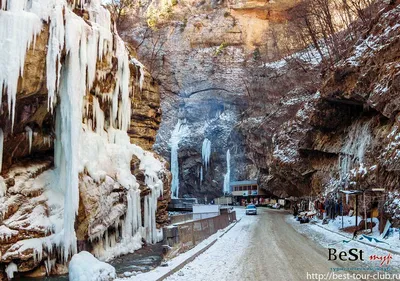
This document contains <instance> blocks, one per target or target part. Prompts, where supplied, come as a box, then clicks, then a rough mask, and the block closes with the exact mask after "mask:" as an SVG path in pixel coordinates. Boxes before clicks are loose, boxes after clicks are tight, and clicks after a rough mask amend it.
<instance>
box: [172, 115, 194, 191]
mask: <svg viewBox="0 0 400 281" xmlns="http://www.w3.org/2000/svg"><path fill="white" fill-rule="evenodd" d="M184 122H185V121H182V120H181V119H179V120H178V122H177V123H176V125H175V128H174V130H173V131H172V134H171V139H170V140H169V142H170V146H171V173H172V183H171V191H172V197H173V198H178V197H179V160H178V150H179V142H180V141H181V140H182V138H183V137H185V136H186V135H187V134H188V132H189V129H188V126H187V125H186V124H185V123H184Z"/></svg>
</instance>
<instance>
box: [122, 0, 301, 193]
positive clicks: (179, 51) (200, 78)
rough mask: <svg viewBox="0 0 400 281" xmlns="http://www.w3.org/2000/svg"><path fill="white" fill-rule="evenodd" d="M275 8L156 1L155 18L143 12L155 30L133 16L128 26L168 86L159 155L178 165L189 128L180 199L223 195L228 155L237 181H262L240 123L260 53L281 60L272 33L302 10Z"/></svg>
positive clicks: (125, 30)
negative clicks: (174, 149)
mask: <svg viewBox="0 0 400 281" xmlns="http://www.w3.org/2000/svg"><path fill="white" fill-rule="evenodd" d="M275 2H276V3H275ZM275 2H274V3H266V2H265V1H250V2H247V1H234V2H232V1H189V2H178V3H177V4H176V5H171V6H168V7H164V6H163V2H162V1H149V2H146V3H150V4H149V6H146V7H145V9H147V13H146V12H145V11H144V10H145V9H143V10H141V11H139V13H141V14H142V16H143V17H147V19H148V21H147V23H149V24H150V25H151V26H152V27H148V26H147V24H143V21H142V22H139V23H137V22H134V21H133V22H132V21H129V19H132V17H131V18H130V17H127V18H128V20H127V22H126V23H123V24H121V32H120V33H121V36H122V37H123V38H124V39H125V40H127V41H133V43H135V44H136V45H138V46H139V47H138V55H139V57H140V58H141V60H143V61H145V62H146V64H147V65H149V66H150V67H149V69H150V72H151V73H152V75H153V76H154V77H156V79H157V80H158V81H160V83H161V96H162V101H161V104H162V110H163V118H162V123H161V127H160V130H159V132H158V135H157V140H156V144H155V146H154V149H155V150H156V151H157V152H159V153H160V154H161V155H163V156H164V157H165V158H167V159H169V160H171V148H170V146H171V134H172V132H173V131H174V128H175V127H176V125H177V123H178V120H181V121H180V123H181V124H185V126H186V127H187V132H186V133H185V134H184V135H182V136H180V138H181V139H180V142H179V149H178V162H179V182H180V188H179V196H180V197H186V196H188V197H198V198H204V197H205V196H207V197H208V198H213V197H216V196H220V195H221V194H222V189H223V181H224V174H225V173H226V171H227V164H226V153H227V150H228V149H229V150H230V153H231V157H232V160H231V180H244V179H254V178H257V168H256V167H255V165H254V164H253V162H252V161H251V159H250V158H249V157H248V151H247V150H246V145H245V141H244V139H245V137H244V136H243V134H242V131H240V130H238V128H237V127H236V122H237V121H238V120H240V119H241V114H242V113H243V112H244V111H245V110H246V109H247V108H248V90H247V87H248V84H249V80H251V77H252V75H253V73H252V72H251V71H249V68H252V69H253V68H256V67H258V66H260V64H262V63H261V61H258V60H257V54H258V52H259V50H260V49H262V51H263V52H264V53H268V56H269V57H270V58H273V57H275V55H276V54H275V53H274V51H273V50H274V48H272V46H273V45H274V43H276V42H274V41H273V40H272V39H271V36H270V33H271V32H272V27H274V28H275V29H276V30H279V29H280V28H283V26H284V23H285V21H286V20H287V15H286V12H285V11H286V9H288V8H290V7H292V6H293V5H294V3H290V1H275ZM149 11H151V12H149ZM268 48H269V49H270V51H269V52H266V49H268ZM264 49H265V50H264ZM206 138H207V139H208V140H210V141H211V160H210V167H209V168H208V169H207V171H206V169H205V165H204V164H202V143H203V141H204V139H206ZM170 162H171V161H170ZM202 171H203V172H202ZM202 173H203V181H201V180H200V178H201V174H202Z"/></svg>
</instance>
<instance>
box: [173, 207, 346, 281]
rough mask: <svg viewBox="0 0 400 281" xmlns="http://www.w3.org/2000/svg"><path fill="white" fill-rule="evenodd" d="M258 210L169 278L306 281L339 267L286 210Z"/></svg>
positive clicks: (245, 217)
mask: <svg viewBox="0 0 400 281" xmlns="http://www.w3.org/2000/svg"><path fill="white" fill-rule="evenodd" d="M258 211H259V215H257V216H244V217H243V218H242V219H241V221H240V222H238V223H237V225H236V226H235V227H233V228H232V229H231V230H230V231H229V232H227V233H226V234H225V235H224V236H223V237H221V238H220V239H218V241H217V242H216V243H215V244H214V245H213V246H212V247H211V248H210V249H208V250H207V251H206V252H204V253H203V254H201V255H200V256H199V257H197V258H196V259H195V260H194V261H193V262H191V263H189V264H187V265H186V266H185V267H184V268H183V269H181V270H180V271H178V272H176V273H175V274H173V275H171V276H170V277H168V278H167V279H166V280H169V281H175V280H184V281H187V280H190V281H200V280H201V281H203V280H207V281H208V280H229V281H236V280H237V281H242V280H271V281H278V280H293V281H297V280H298V281H300V280H301V281H303V280H307V272H308V273H310V274H311V273H324V274H326V273H328V272H329V271H330V268H332V267H338V265H337V264H336V263H334V262H331V261H328V260H327V250H326V249H324V248H322V247H320V246H318V245H316V244H315V242H313V241H312V240H310V239H308V238H306V237H305V236H303V235H301V234H300V233H298V232H297V231H296V230H294V229H293V227H292V226H291V225H290V224H288V223H287V222H286V220H285V219H286V216H287V213H286V212H282V211H275V210H266V209H262V208H259V209H258ZM342 266H343V265H342ZM347 266H349V265H347Z"/></svg>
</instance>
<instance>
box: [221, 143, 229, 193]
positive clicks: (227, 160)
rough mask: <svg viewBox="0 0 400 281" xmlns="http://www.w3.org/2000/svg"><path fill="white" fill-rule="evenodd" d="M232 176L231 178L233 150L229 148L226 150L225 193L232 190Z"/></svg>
mask: <svg viewBox="0 0 400 281" xmlns="http://www.w3.org/2000/svg"><path fill="white" fill-rule="evenodd" d="M230 178H231V152H230V151H229V149H228V150H227V151H226V174H225V176H224V189H223V191H224V194H228V193H230V192H231V187H230V183H231V182H230Z"/></svg>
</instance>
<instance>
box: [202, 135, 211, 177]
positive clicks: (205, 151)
mask: <svg viewBox="0 0 400 281" xmlns="http://www.w3.org/2000/svg"><path fill="white" fill-rule="evenodd" d="M210 156H211V141H210V140H209V139H207V138H205V139H204V141H203V146H202V148H201V158H202V159H203V165H204V167H205V170H206V171H207V169H208V165H209V164H210Z"/></svg>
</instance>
